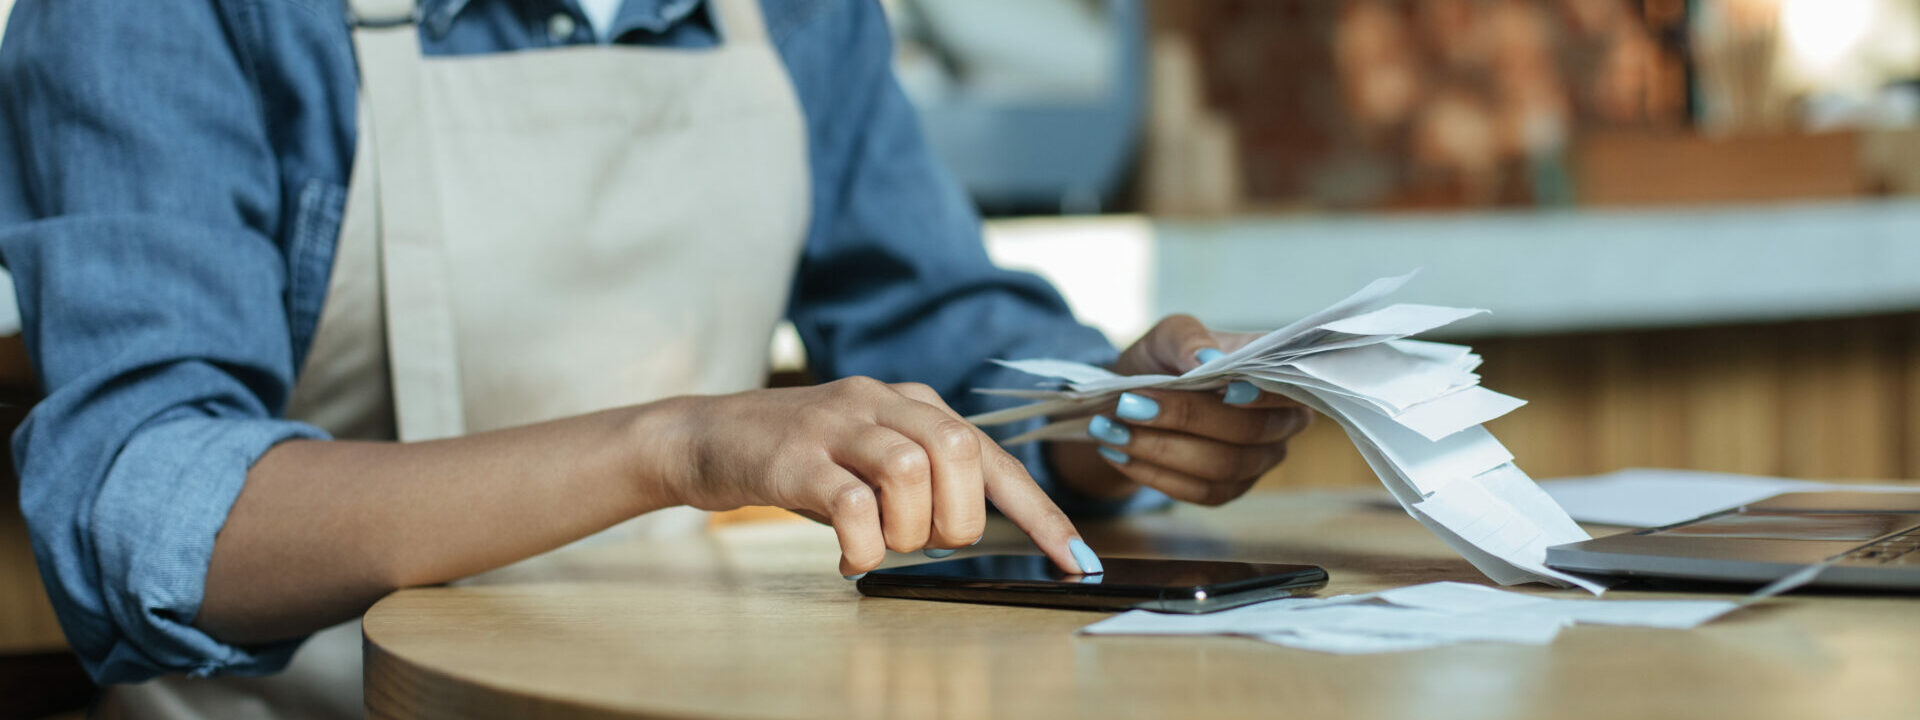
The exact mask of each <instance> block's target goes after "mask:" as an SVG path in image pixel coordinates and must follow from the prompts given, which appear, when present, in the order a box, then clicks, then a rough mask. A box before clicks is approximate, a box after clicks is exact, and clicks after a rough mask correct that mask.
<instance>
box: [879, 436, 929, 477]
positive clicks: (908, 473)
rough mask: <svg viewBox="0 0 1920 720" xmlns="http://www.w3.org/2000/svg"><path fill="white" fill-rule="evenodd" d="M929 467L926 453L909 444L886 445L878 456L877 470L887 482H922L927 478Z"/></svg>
mask: <svg viewBox="0 0 1920 720" xmlns="http://www.w3.org/2000/svg"><path fill="white" fill-rule="evenodd" d="M929 466H930V463H929V462H928V460H927V453H926V451H924V450H922V449H920V446H918V445H915V444H913V443H911V442H906V441H900V442H895V443H893V444H891V445H888V446H887V448H886V449H885V450H883V451H881V454H880V467H879V470H880V472H881V474H882V475H883V476H885V479H886V480H887V481H889V482H893V483H911V482H917V481H920V480H923V479H925V478H926V476H927V473H928V467H929Z"/></svg>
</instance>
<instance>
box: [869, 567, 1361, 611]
mask: <svg viewBox="0 0 1920 720" xmlns="http://www.w3.org/2000/svg"><path fill="white" fill-rule="evenodd" d="M1101 564H1102V565H1104V566H1105V567H1106V570H1107V571H1106V572H1104V573H1101V574H1099V575H1069V574H1067V573H1064V572H1061V571H1060V568H1058V567H1055V566H1054V564H1053V561H1052V560H1049V559H1047V558H1046V556H1044V555H981V556H978V557H967V558H955V559H952V560H941V561H939V562H930V563H925V564H921V565H907V566H904V567H896V568H887V569H884V570H875V571H873V572H870V573H867V576H866V577H863V578H860V581H859V582H858V583H856V584H855V585H856V587H858V588H859V589H860V593H861V594H863V595H871V596H874V597H895V598H913V599H917V600H951V601H956V602H975V603H994V604H999V605H1036V606H1041V607H1064V608H1079V609H1083V610H1154V611H1158V612H1168V613H1189V614H1191V613H1204V612H1213V611H1215V610H1225V609H1227V608H1235V607H1240V606H1242V605H1250V604H1252V603H1257V602H1262V601H1265V600H1273V599H1275V598H1284V597H1294V596H1297V595H1310V594H1312V593H1313V592H1314V591H1317V590H1319V589H1320V588H1322V587H1326V584H1327V571H1325V570H1322V569H1320V568H1319V567H1317V566H1313V565H1276V564H1271V563H1249V562H1225V561H1219V560H1149V559H1141V558H1101Z"/></svg>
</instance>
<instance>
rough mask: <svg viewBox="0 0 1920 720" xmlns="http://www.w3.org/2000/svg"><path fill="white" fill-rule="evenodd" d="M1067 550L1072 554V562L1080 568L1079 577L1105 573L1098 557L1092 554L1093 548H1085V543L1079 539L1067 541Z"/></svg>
mask: <svg viewBox="0 0 1920 720" xmlns="http://www.w3.org/2000/svg"><path fill="white" fill-rule="evenodd" d="M1067 550H1069V551H1072V552H1073V561H1074V563H1076V564H1078V565H1079V566H1080V574H1081V575H1098V574H1100V573H1103V572H1106V571H1107V570H1106V568H1103V567H1100V556H1099V555H1095V554H1093V548H1090V547H1087V541H1085V540H1081V539H1080V538H1074V539H1072V540H1068V541H1067Z"/></svg>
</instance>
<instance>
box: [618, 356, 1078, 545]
mask: <svg viewBox="0 0 1920 720" xmlns="http://www.w3.org/2000/svg"><path fill="white" fill-rule="evenodd" d="M663 404H664V405H666V406H667V407H668V408H669V409H671V410H672V411H671V412H668V413H666V414H664V415H663V416H658V417H664V418H666V419H667V421H668V422H669V423H670V424H669V425H667V426H659V425H654V424H653V423H646V424H647V425H648V427H644V428H643V429H642V431H641V432H642V437H643V438H647V440H645V442H663V441H664V442H668V443H671V444H670V445H667V446H665V449H667V451H666V452H660V453H648V454H647V455H648V456H652V457H661V458H664V463H663V466H661V467H656V468H655V469H654V471H655V472H657V473H658V474H659V477H661V478H662V479H663V480H664V486H665V487H666V488H668V489H669V492H670V493H671V494H672V495H673V498H672V499H673V500H674V501H677V502H678V503H682V504H686V505H691V506H693V507H697V508H700V509H703V510H730V509H733V508H737V507H743V506H748V505H772V506H775V507H780V508H785V509H788V510H793V511H795V512H798V513H800V514H802V515H805V516H807V517H810V518H813V519H814V520H817V521H820V522H822V523H826V524H829V525H832V526H833V529H834V532H835V533H836V534H838V536H839V540H840V551H841V560H840V572H841V574H842V575H846V576H849V577H853V576H857V575H860V574H862V573H865V572H867V571H869V570H872V569H874V568H875V567H878V566H879V565H880V562H881V560H883V559H884V558H885V556H886V551H887V550H893V551H895V552H913V551H916V550H922V549H953V548H962V547H966V546H968V545H971V544H973V543H974V542H976V541H978V540H979V539H980V534H981V533H982V532H983V531H984V530H985V529H986V522H987V512H986V503H985V501H986V500H992V501H993V503H994V505H995V506H996V507H997V508H999V510H1000V511H1001V512H1002V513H1004V514H1005V515H1006V516H1007V518H1008V519H1010V520H1012V521H1013V523H1014V524H1015V525H1017V526H1019V527H1020V529H1021V530H1023V531H1025V532H1026V533H1027V535H1028V536H1030V537H1032V538H1033V541H1034V543H1035V544H1036V545H1038V546H1039V547H1040V549H1041V550H1042V551H1043V552H1045V553H1046V554H1047V556H1048V557H1050V558H1052V559H1053V561H1054V563H1056V564H1058V565H1059V566H1060V567H1061V569H1063V570H1066V571H1067V572H1070V573H1079V572H1086V573H1094V572H1099V559H1098V558H1097V557H1095V556H1094V555H1093V553H1092V551H1090V550H1088V549H1087V547H1086V544H1085V543H1084V542H1082V541H1081V540H1080V536H1079V531H1077V530H1075V529H1074V527H1073V523H1072V522H1071V521H1069V520H1068V519H1067V516H1066V514H1065V513H1062V512H1061V511H1060V509H1059V508H1058V507H1057V506H1055V505H1054V504H1053V501H1052V500H1051V499H1049V498H1048V497H1047V495H1046V493H1045V492H1043V491H1042V490H1041V489H1040V488H1039V486H1037V485H1035V484H1034V481H1033V478H1032V477H1031V476H1029V475H1028V474H1027V471H1026V468H1025V467H1023V466H1022V465H1021V464H1020V461H1018V460H1015V459H1014V458H1013V457H1012V456H1010V455H1008V454H1007V453H1006V451H1004V450H1001V449H1000V446H999V445H997V444H996V443H994V441H993V440H992V439H990V438H988V437H987V436H986V435H985V434H984V433H982V432H980V430H979V429H978V428H976V427H974V426H973V425H972V424H970V423H968V422H966V421H965V420H962V419H961V418H960V415H959V414H958V413H955V412H954V411H953V410H952V409H951V408H949V407H947V405H946V403H945V402H943V401H942V400H941V399H940V396H939V394H938V393H935V392H934V391H933V390H932V389H931V388H929V387H927V386H925V385H920V384H916V383H902V384H891V385H890V384H886V383H882V382H880V381H878V380H873V379H871V378H863V377H856V378H848V379H845V380H840V381H836V382H831V383H827V384H824V385H817V386H814V387H806V388H787V389H775V390H751V391H747V392H743V393H738V394H734V395H723V396H707V397H686V398H678V399H675V400H670V401H666V402H665V403H663ZM663 429H664V430H665V432H661V430H663Z"/></svg>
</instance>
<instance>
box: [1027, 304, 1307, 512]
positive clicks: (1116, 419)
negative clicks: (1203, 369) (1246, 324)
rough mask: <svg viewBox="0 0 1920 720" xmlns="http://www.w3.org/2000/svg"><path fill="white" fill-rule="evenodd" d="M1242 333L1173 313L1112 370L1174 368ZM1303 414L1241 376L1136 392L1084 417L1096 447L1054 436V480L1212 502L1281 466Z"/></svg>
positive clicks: (1234, 341) (1099, 493)
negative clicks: (1202, 387) (1208, 387)
mask: <svg viewBox="0 0 1920 720" xmlns="http://www.w3.org/2000/svg"><path fill="white" fill-rule="evenodd" d="M1249 339H1251V338H1250V337H1249V336H1246V335H1241V334H1237V333H1216V332H1212V331H1209V330H1208V329H1207V328H1206V326H1205V325H1202V324H1200V321H1198V320H1195V319H1193V318H1192V317H1188V316H1186V315H1174V316H1170V317H1168V318H1166V319H1165V320H1161V321H1160V323H1159V324H1158V325H1155V326H1154V327H1153V329H1152V330H1149V331H1147V334H1146V336H1145V337H1142V338H1141V339H1140V341H1139V342H1136V343H1134V344H1133V346H1132V347H1129V348H1127V350H1126V351H1125V352H1123V353H1121V354H1120V359H1119V360H1118V361H1116V362H1115V363H1114V367H1113V370H1114V372H1118V373H1120V374H1123V375H1142V374H1149V373H1159V374H1166V375H1179V374H1181V373H1184V372H1186V371H1188V370H1192V369H1193V368H1195V367H1199V366H1200V364H1201V363H1202V362H1203V361H1204V360H1206V359H1210V358H1211V357H1213V355H1212V354H1213V353H1218V352H1220V351H1222V350H1223V349H1232V348H1237V347H1239V346H1240V345H1244V344H1246V342H1247V341H1248V340H1249ZM1311 420H1312V415H1311V414H1310V413H1308V412H1307V409H1306V408H1304V407H1301V406H1300V404H1299V403H1296V402H1294V401H1292V400H1289V399H1287V398H1284V397H1281V396H1278V395H1274V394H1272V393H1263V392H1260V390H1259V389H1258V388H1256V387H1254V386H1253V385H1251V384H1249V383H1245V382H1235V383H1233V384H1232V385H1229V386H1227V388H1226V389H1225V390H1223V391H1209V392H1198V391H1165V390H1143V391H1138V392H1131V393H1127V394H1125V395H1122V396H1120V400H1119V402H1117V403H1116V404H1114V405H1111V406H1107V407H1106V408H1103V409H1102V410H1101V411H1100V413H1099V414H1097V415H1093V416H1091V417H1089V418H1088V419H1087V430H1088V435H1090V436H1092V437H1093V438H1094V439H1095V440H1097V441H1099V444H1098V445H1091V444H1087V443H1067V442H1061V443H1053V444H1052V446H1051V447H1050V448H1049V450H1048V451H1049V453H1050V455H1049V457H1050V459H1051V461H1052V463H1053V467H1054V469H1055V470H1056V471H1058V472H1059V474H1060V475H1061V481H1062V482H1064V483H1066V484H1067V485H1068V486H1070V487H1073V488H1074V489H1076V490H1079V491H1080V492H1082V493H1083V494H1087V495H1092V496H1094V497H1119V496H1124V495H1126V494H1128V493H1131V492H1133V491H1134V490H1135V489H1136V488H1137V486H1139V485H1145V486H1147V487H1150V488H1153V489H1155V490H1159V491H1161V492H1164V493H1166V494H1167V495H1168V496H1170V497H1173V498H1174V499H1176V500H1184V501H1187V502H1192V503H1200V504H1203V505H1219V504H1221V503H1224V502H1226V501H1228V500H1232V499H1234V498H1237V497H1240V496H1241V495H1243V494H1245V493H1246V492H1247V490H1248V489H1251V488H1252V487H1253V484H1254V482H1255V481H1257V480H1259V479H1260V476H1261V475H1262V474H1265V473H1266V472H1267V471H1268V470H1270V469H1272V468H1273V467H1274V466H1275V465H1278V464H1280V461H1281V460H1282V459H1284V458H1285V457H1286V456H1287V440H1288V439H1290V438H1292V437H1293V436H1294V435H1296V434H1299V432H1300V431H1301V430H1303V429H1305V428H1306V427H1307V424H1308V423H1309V422H1310V421H1311Z"/></svg>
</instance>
